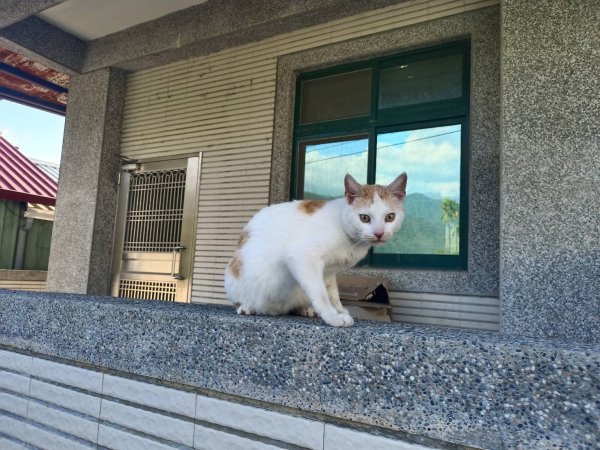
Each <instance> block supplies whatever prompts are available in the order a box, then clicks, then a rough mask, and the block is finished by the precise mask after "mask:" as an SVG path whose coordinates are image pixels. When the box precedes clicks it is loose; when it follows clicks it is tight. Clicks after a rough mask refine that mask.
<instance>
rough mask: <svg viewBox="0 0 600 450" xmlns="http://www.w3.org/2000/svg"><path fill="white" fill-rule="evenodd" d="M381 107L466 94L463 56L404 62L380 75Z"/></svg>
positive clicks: (405, 104) (382, 71)
mask: <svg viewBox="0 0 600 450" xmlns="http://www.w3.org/2000/svg"><path fill="white" fill-rule="evenodd" d="M379 86H380V87H379V109H386V108H395V107H399V106H408V105H416V104H418V103H427V102H433V101H438V100H447V99H452V98H459V97H461V96H462V55H448V56H442V57H439V58H434V59H428V60H425V61H417V62H412V63H406V64H400V65H398V66H394V67H389V68H386V69H382V70H381V72H380V75H379Z"/></svg>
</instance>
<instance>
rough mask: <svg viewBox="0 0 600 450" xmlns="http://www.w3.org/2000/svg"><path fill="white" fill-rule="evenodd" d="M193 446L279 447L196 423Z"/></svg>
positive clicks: (210, 449) (212, 449)
mask: <svg viewBox="0 0 600 450" xmlns="http://www.w3.org/2000/svg"><path fill="white" fill-rule="evenodd" d="M194 448H197V449H201V450H222V449H227V450H275V449H280V448H281V447H275V446H273V445H269V444H265V443H264V442H259V441H254V440H252V439H246V438H243V437H241V436H237V435H235V434H229V433H225V432H224V431H218V430H213V429H212V428H206V427H202V426H200V425H196V431H195V433H194Z"/></svg>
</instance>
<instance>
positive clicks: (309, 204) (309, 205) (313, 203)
mask: <svg viewBox="0 0 600 450" xmlns="http://www.w3.org/2000/svg"><path fill="white" fill-rule="evenodd" d="M323 205H325V200H304V201H301V202H300V203H298V209H299V210H300V211H302V212H303V213H305V214H313V213H314V212H315V211H317V210H318V209H321V208H322V207H323Z"/></svg>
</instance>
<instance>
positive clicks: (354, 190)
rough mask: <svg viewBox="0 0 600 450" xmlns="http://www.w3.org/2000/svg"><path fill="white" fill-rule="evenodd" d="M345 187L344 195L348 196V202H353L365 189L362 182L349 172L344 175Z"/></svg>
mask: <svg viewBox="0 0 600 450" xmlns="http://www.w3.org/2000/svg"><path fill="white" fill-rule="evenodd" d="M344 189H345V193H344V196H345V197H346V200H347V201H348V204H351V203H352V202H353V201H354V199H356V198H358V197H360V196H361V195H362V193H363V192H362V191H363V189H362V186H361V185H360V183H359V182H358V181H356V180H355V179H354V178H352V175H350V174H349V173H347V174H346V176H345V177H344Z"/></svg>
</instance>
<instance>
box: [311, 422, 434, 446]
mask: <svg viewBox="0 0 600 450" xmlns="http://www.w3.org/2000/svg"><path fill="white" fill-rule="evenodd" d="M366 448H376V449H381V450H433V449H432V448H431V447H423V446H422V445H417V444H411V443H410V442H404V441H397V440H394V439H389V438H385V437H382V436H376V435H374V434H369V433H361V432H359V431H354V430H350V429H348V428H340V427H336V426H333V425H325V446H324V447H323V449H324V450H364V449H366Z"/></svg>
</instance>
